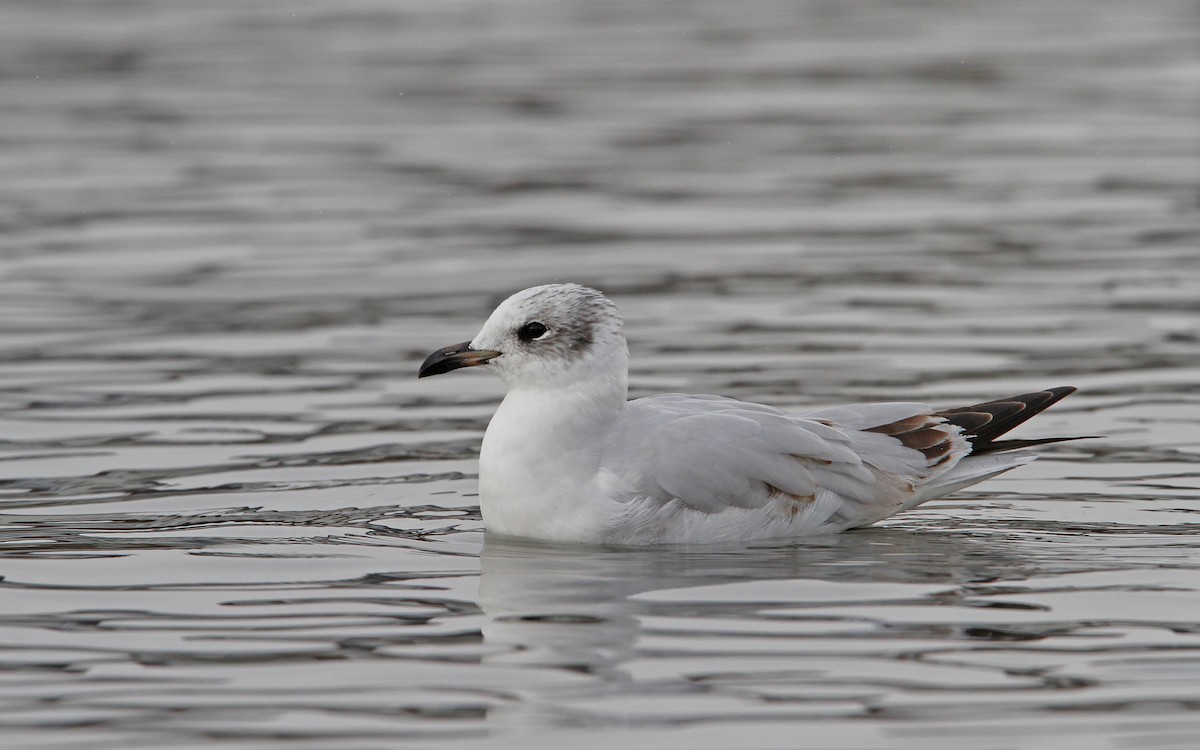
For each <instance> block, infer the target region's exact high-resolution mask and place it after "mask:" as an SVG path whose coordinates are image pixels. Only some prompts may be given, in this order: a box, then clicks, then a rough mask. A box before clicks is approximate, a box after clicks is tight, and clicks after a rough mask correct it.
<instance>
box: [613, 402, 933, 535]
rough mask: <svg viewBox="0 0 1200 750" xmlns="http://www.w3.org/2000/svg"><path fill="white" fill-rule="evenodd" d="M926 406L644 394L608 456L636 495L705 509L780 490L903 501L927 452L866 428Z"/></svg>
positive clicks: (749, 502) (761, 499)
mask: <svg viewBox="0 0 1200 750" xmlns="http://www.w3.org/2000/svg"><path fill="white" fill-rule="evenodd" d="M928 411H929V410H928V407H925V406H924V405H922V404H871V405H862V406H858V405H855V406H844V407H835V408H833V409H821V410H818V411H814V412H806V413H803V414H788V413H786V412H783V411H781V410H779V409H775V408H773V407H768V406H762V405H760V404H748V403H745V402H741V401H736V400H733V399H727V398H721V397H715V396H714V397H699V398H697V397H691V396H677V395H670V396H657V397H652V398H645V399H638V400H636V401H632V402H630V403H629V405H628V409H627V413H626V418H625V420H624V422H623V429H622V431H621V432H622V434H621V435H620V437H619V439H618V440H617V441H615V443H616V446H617V447H616V448H615V455H610V456H608V457H607V458H606V461H605V464H606V465H608V466H610V467H618V468H616V469H615V471H617V472H618V474H619V475H620V478H621V480H622V484H623V485H624V486H626V487H627V488H628V493H629V497H630V498H631V499H632V498H633V497H641V498H654V499H656V500H659V501H661V502H663V503H666V502H671V501H673V500H678V501H679V502H681V503H683V504H684V505H686V506H687V507H690V508H692V509H693V510H696V511H700V512H703V513H718V512H720V511H722V510H724V509H726V508H729V507H736V508H760V507H762V506H764V505H766V504H767V503H769V502H771V501H772V499H773V498H776V497H779V496H780V494H781V493H783V494H787V495H791V496H793V497H794V498H796V499H799V500H803V499H805V498H808V499H810V500H812V501H818V500H820V501H822V502H828V498H827V497H826V496H827V495H828V494H829V493H833V494H834V495H836V496H837V497H838V498H840V499H841V500H842V501H847V502H849V504H850V505H852V506H856V507H857V506H865V505H880V504H881V503H882V504H884V505H888V506H892V505H896V506H898V505H899V504H900V503H902V502H903V501H904V499H905V497H907V495H906V494H904V493H905V492H907V494H911V491H912V483H913V481H915V480H918V479H920V478H923V477H924V476H926V475H927V474H928V473H929V468H928V466H929V462H928V460H927V459H926V458H925V456H924V455H922V454H921V452H920V451H917V450H913V449H911V448H907V447H905V446H904V445H903V444H901V442H900V441H899V440H896V439H895V438H892V437H889V436H887V435H883V434H878V433H873V432H862V431H861V430H863V429H866V428H869V427H876V426H879V425H883V424H887V423H889V422H892V421H896V420H898V419H904V418H906V417H910V416H913V415H915V414H924V413H928ZM843 420H844V423H843ZM893 494H894V495H895V497H894V498H893V497H889V495H893ZM864 512H865V511H864Z"/></svg>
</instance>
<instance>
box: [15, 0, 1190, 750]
mask: <svg viewBox="0 0 1200 750" xmlns="http://www.w3.org/2000/svg"><path fill="white" fill-rule="evenodd" d="M1198 28H1200V26H1198V23H1197V13H1196V10H1195V7H1194V5H1193V4H1191V3H1188V2H1182V1H1181V2H1174V1H1172V0H1154V1H1152V2H1143V3H1138V4H1136V7H1135V6H1133V5H1130V4H1127V3H1119V2H1100V3H1089V4H1087V5H1086V6H1085V5H1077V4H1074V3H1069V2H1052V3H1046V2H1037V3H1034V2H1028V3H1015V4H1014V3H1005V4H1003V5H997V4H978V3H970V4H968V3H942V2H927V3H910V4H905V5H904V6H903V7H896V6H894V5H893V4H890V3H852V4H851V3H824V2H807V3H793V2H778V3H776V2H769V1H767V0H756V1H755V2H749V3H659V2H654V3H643V2H613V3H587V2H558V1H555V2H549V1H548V0H529V1H528V2H521V3H506V4H497V3H488V2H481V1H479V0H455V1H453V2H439V3H436V4H435V3H392V2H372V0H351V1H349V2H341V3H338V4H336V6H335V5H333V4H329V3H318V2H273V1H272V2H258V3H240V2H231V1H226V2H206V3H185V2H181V1H176V2H168V1H165V0H164V1H162V2H150V1H146V2H140V1H126V0H95V1H94V2H88V3H70V2H8V3H6V4H4V6H3V8H0V173H2V174H3V175H4V179H3V180H0V290H2V294H0V505H2V506H3V509H2V514H0V556H2V558H3V559H2V561H0V575H2V576H3V580H2V582H0V587H2V589H0V603H2V604H0V667H2V668H0V728H2V731H3V734H2V735H0V745H3V746H4V747H13V748H55V749H62V750H66V749H68V748H69V749H75V748H129V747H150V748H156V747H167V746H169V747H181V748H187V747H196V748H199V747H206V748H207V747H212V746H221V747H229V748H269V747H285V746H286V747H311V748H327V747H339V748H355V749H358V748H372V749H373V748H393V747H397V746H405V745H412V746H420V747H430V748H435V747H455V748H460V747H461V748H472V747H575V748H610V747H613V746H621V747H627V748H650V747H694V748H725V747H755V748H787V747H795V746H796V745H797V743H798V742H800V741H803V742H804V743H806V744H808V745H812V746H820V747H841V748H866V747H873V748H877V747H888V748H909V747H911V748H960V747H964V746H970V747H972V748H976V749H977V750H1001V749H1007V748H1059V747H1089V748H1091V747H1095V748H1101V747H1111V748H1135V747H1136V748H1191V747H1194V746H1195V744H1196V740H1195V738H1196V737H1197V736H1200V713H1197V711H1196V709H1197V707H1200V632H1198V631H1200V627H1198V626H1197V622H1200V594H1198V593H1197V589H1200V570H1198V569H1197V567H1198V566H1197V559H1198V557H1197V554H1198V553H1200V542H1197V541H1196V539H1197V538H1198V537H1197V531H1200V523H1198V522H1197V513H1200V492H1198V490H1200V471H1198V470H1197V466H1198V465H1200V437H1198V435H1200V431H1198V426H1200V409H1198V408H1197V407H1198V402H1200V388H1198V386H1197V384H1198V383H1200V346H1198V344H1200V333H1198V330H1200V326H1198V325H1197V323H1198V321H1200V302H1198V300H1200V252H1198V250H1197V248H1198V246H1200V216H1198V215H1200V191H1198V189H1197V188H1198V187H1200V136H1198V135H1197V130H1196V127H1195V125H1196V119H1197V115H1198V114H1200V95H1198V94H1197V92H1198V91H1200V58H1198V57H1197V54H1196V49H1197V36H1198ZM551 280H575V281H581V282H584V283H589V284H593V285H596V286H600V287H601V288H603V289H605V290H606V291H608V292H610V293H611V294H612V296H613V297H614V298H615V299H616V301H617V302H618V304H619V305H620V306H621V309H622V311H623V312H624V314H625V316H626V319H627V323H628V329H629V331H630V336H631V348H632V354H633V372H632V389H633V391H634V395H644V394H647V393H654V392H660V391H669V390H684V391H697V392H718V393H723V394H727V395H734V396H738V397H742V398H746V399H752V400H758V401H765V402H769V403H772V404H775V405H778V406H782V407H802V406H808V405H815V404H825V403H833V402H841V401H848V400H859V399H876V400H882V399H913V398H920V399H924V400H928V401H930V402H933V403H937V404H942V405H950V404H954V403H960V402H964V401H966V400H970V399H986V398H991V397H995V396H1000V395H1007V394H1009V393H1016V392H1020V391H1022V390H1029V389H1032V388H1041V387H1047V386H1053V385H1062V384H1072V385H1076V386H1079V387H1080V388H1081V391H1080V393H1078V394H1076V395H1075V396H1073V397H1071V398H1070V399H1069V400H1068V401H1066V402H1064V403H1063V404H1061V405H1059V406H1057V407H1055V408H1054V409H1053V410H1052V411H1051V412H1048V413H1047V414H1045V415H1044V416H1042V417H1040V418H1039V419H1038V420H1037V425H1036V426H1030V427H1029V428H1028V429H1027V430H1026V431H1025V433H1024V434H1031V435H1032V434H1100V435H1105V436H1106V437H1105V438H1104V439H1102V440H1096V441H1088V442H1084V443H1075V444H1064V445H1059V446H1053V447H1049V448H1047V449H1045V450H1043V451H1042V453H1043V456H1044V457H1043V460H1041V461H1039V462H1037V463H1036V464H1034V465H1032V466H1029V467H1025V468H1022V469H1021V470H1019V471H1016V472H1013V473H1012V474H1011V475H1008V476H1005V477H1002V478H999V479H996V480H992V481H990V482H988V483H987V484H985V485H981V486H979V487H976V488H973V489H972V491H968V492H965V493H962V494H961V495H959V496H957V497H955V498H952V499H948V500H943V501H938V502H935V503H932V504H930V505H929V506H926V507H925V508H923V509H922V510H920V511H919V512H915V513H911V514H907V515H905V516H902V517H899V518H895V519H892V520H890V521H889V522H887V523H885V524H882V525H881V527H879V528H874V529H870V530H866V531H863V532H857V533H852V534H846V535H843V536H840V537H837V538H832V539H820V540H809V541H805V542H802V543H796V544H791V545H755V546H754V548H752V549H740V548H724V547H720V548H712V549H676V550H670V549H667V550H642V551H629V550H626V551H620V550H594V549H577V548H575V549H572V548H563V547H553V546H539V545H532V544H530V545H521V544H516V543H513V542H503V543H502V542H499V541H498V540H495V539H491V540H488V539H485V535H484V533H483V531H482V524H481V523H480V520H479V515H478V508H477V500H476V496H475V492H476V489H477V482H476V478H475V471H476V464H475V456H476V452H477V450H478V445H479V440H480V436H481V434H482V431H483V429H484V427H485V426H486V423H487V420H488V417H489V416H490V414H491V412H492V410H493V408H494V406H495V404H496V402H497V399H498V398H499V396H500V393H501V391H500V387H499V384H498V383H497V382H494V381H493V380H492V379H490V378H488V377H486V376H484V375H482V374H480V373H455V374H452V375H448V376H444V377H439V378H433V379H429V380H422V381H420V382H418V381H417V380H416V379H415V377H414V375H415V370H416V367H417V365H418V364H419V362H420V360H421V359H422V358H423V356H424V355H425V354H426V353H428V352H429V351H431V350H433V349H434V348H437V347H439V346H442V345H445V344H449V343H453V342H457V341H462V340H464V339H466V338H469V337H470V336H471V335H473V333H474V332H475V330H476V329H477V328H478V326H479V324H480V322H481V321H482V320H483V319H484V317H485V316H486V314H487V313H488V312H489V311H490V309H491V308H492V306H493V305H494V304H495V302H496V301H498V300H499V299H500V298H502V297H503V296H505V295H506V294H507V293H509V292H511V291H513V290H515V289H519V288H522V287H524V286H528V285H531V284H534V283H541V282H545V281H551Z"/></svg>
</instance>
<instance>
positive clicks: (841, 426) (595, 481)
mask: <svg viewBox="0 0 1200 750" xmlns="http://www.w3.org/2000/svg"><path fill="white" fill-rule="evenodd" d="M628 363H629V351H628V348H627V346H626V343H625V334H624V329H623V325H622V322H621V317H620V315H619V314H618V313H617V308H616V305H614V304H613V303H612V302H611V301H610V300H609V299H608V298H606V297H605V296H604V295H603V294H601V293H600V292H598V291H596V290H594V289H589V288H587V287H584V286H580V285H578V284H549V285H545V286H536V287H532V288H530V289H525V290H524V291H520V292H517V293H516V294H514V295H512V296H511V297H509V298H508V299H507V300H505V301H504V302H503V303H501V304H500V306H499V307H497V308H496V310H495V312H493V313H492V315H491V317H489V318H488V320H487V322H486V323H484V325H483V329H482V330H481V331H480V332H479V335H477V336H476V337H475V338H474V339H472V340H471V341H469V342H465V343H462V344H457V345H455V346H451V347H447V348H445V349H439V350H438V351H436V352H434V353H433V354H431V355H430V356H429V357H428V359H426V360H425V362H424V363H423V364H422V365H421V369H420V375H419V376H420V377H426V376H429V375H437V374H441V373H444V372H449V371H451V370H455V369H458V368H461V367H474V366H485V367H487V368H488V369H490V370H492V371H493V372H495V373H496V374H497V375H499V376H500V378H501V379H503V380H504V382H505V383H506V384H507V385H508V393H507V395H505V397H504V401H503V402H502V403H501V404H500V407H499V409H498V410H497V411H496V414H495V416H494V417H493V418H492V421H491V423H490V424H489V425H488V428H487V433H486V434H485V435H484V438H483V447H482V449H481V451H480V456H479V490H480V508H481V510H482V513H483V521H484V525H485V526H486V528H487V530H488V531H489V533H496V534H503V535H508V536H519V537H532V538H538V539H549V540H556V541H567V542H588V543H599V544H617V545H640V544H655V543H685V544H688V543H702V542H735V541H750V540H757V539H775V538H796V537H804V536H811V535H817V534H827V533H832V532H838V531H844V530H847V529H853V528H857V527H860V526H867V525H869V524H872V523H875V522H876V521H879V520H881V519H884V518H887V517H888V516H891V515H894V514H895V513H899V512H900V511H904V510H908V509H910V508H914V507H916V506H917V505H920V504H921V503H923V502H925V501H926V500H929V499H931V498H935V497H940V496H942V495H946V494H949V493H951V492H954V491H956V490H960V489H962V488H964V487H967V486H970V485H972V484H975V483H976V482H981V481H983V480H984V479H987V478H989V477H992V476H995V475H997V474H999V473H1001V472H1004V471H1008V470H1009V469H1012V468H1014V467H1017V466H1020V465H1022V464H1025V463H1028V462H1030V461H1032V460H1033V459H1034V458H1035V455H1034V454H1033V453H1031V452H1029V451H1027V450H1020V449H1023V448H1027V447H1029V446H1032V445H1038V444H1041V443H1047V442H1055V441H1057V440H1064V439H1071V438H1043V439H1035V440H997V439H996V438H998V437H999V436H1000V435H1002V434H1004V433H1005V432H1007V431H1009V430H1010V429H1012V428H1013V427H1015V426H1017V425H1018V424H1021V423H1022V422H1024V421H1025V420H1027V419H1029V418H1030V417H1032V416H1034V415H1035V414H1037V413H1039V412H1041V411H1042V410H1043V409H1045V408H1047V407H1048V406H1050V405H1051V404H1053V403H1055V402H1056V401H1058V400H1060V399H1062V398H1064V397H1066V396H1067V395H1069V394H1071V393H1073V392H1074V391H1075V389H1074V388H1071V387H1061V388H1051V389H1048V390H1045V391H1039V392H1035V393H1028V394H1023V395H1020V396H1014V397H1012V398H1005V399H1000V400H997V401H989V402H987V403H983V404H976V405H973V406H967V407H961V408H956V409H944V410H941V411H935V410H933V409H931V408H930V407H928V406H926V405H924V404H918V403H873V404H853V405H849V406H839V407H833V408H824V409H816V410H811V411H803V412H785V411H782V410H780V409H776V408H773V407H770V406H764V405H762V404H753V403H747V402H744V401H738V400H735V399H730V398H723V397H721V396H689V395H681V394H668V395H662V396H650V397H647V398H639V399H635V400H633V401H630V400H628V398H627V390H628V388H627V385H628Z"/></svg>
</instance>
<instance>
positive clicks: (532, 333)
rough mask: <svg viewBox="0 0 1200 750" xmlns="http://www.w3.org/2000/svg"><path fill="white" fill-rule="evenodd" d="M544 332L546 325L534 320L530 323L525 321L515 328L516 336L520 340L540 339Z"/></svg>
mask: <svg viewBox="0 0 1200 750" xmlns="http://www.w3.org/2000/svg"><path fill="white" fill-rule="evenodd" d="M545 334H546V326H544V325H542V324H541V323H539V322H537V321H536V320H535V321H533V322H532V323H526V324H525V325H523V326H521V327H520V328H518V329H517V338H519V339H521V340H522V341H533V340H534V339H540V338H541V337H542V336H544V335H545Z"/></svg>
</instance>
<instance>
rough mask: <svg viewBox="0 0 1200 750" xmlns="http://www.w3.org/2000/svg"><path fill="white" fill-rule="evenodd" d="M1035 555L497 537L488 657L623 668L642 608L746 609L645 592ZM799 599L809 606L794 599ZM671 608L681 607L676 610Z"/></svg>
mask: <svg viewBox="0 0 1200 750" xmlns="http://www.w3.org/2000/svg"><path fill="white" fill-rule="evenodd" d="M1031 565H1032V563H1031V560H1030V559H1029V558H1028V557H1024V558H1020V559H1018V558H1017V557H1014V556H1013V555H1012V553H1011V551H1008V550H1006V548H1005V547H1003V546H1002V545H999V544H997V542H996V541H995V540H994V539H990V540H985V539H980V538H976V537H972V536H970V535H969V534H955V533H944V532H925V533H922V532H914V531H906V530H901V529H897V530H889V529H868V530H864V531H860V532H855V533H851V534H842V535H837V536H831V537H827V538H821V539H813V540H805V541H804V542H803V543H790V544H786V545H783V544H781V545H775V546H771V545H768V544H763V545H759V546H755V547H744V546H738V547H727V548H725V547H703V548H695V547H693V548H680V547H676V548H670V547H667V548H652V549H608V548H599V547H582V546H567V545H553V544H546V543H533V542H525V541H517V540H511V539H504V538H496V537H489V538H488V539H487V540H486V542H485V544H484V548H483V559H482V579H481V582H480V604H481V606H482V608H483V610H484V613H485V614H486V617H487V620H486V623H485V625H484V631H483V633H484V638H485V639H486V640H487V641H488V643H489V644H491V645H494V646H507V647H510V648H507V649H504V650H502V651H500V652H498V653H496V654H495V655H494V656H493V657H492V658H493V659H494V660H498V661H506V662H509V663H520V664H529V665H540V666H547V667H558V668H563V669H572V670H579V671H585V672H588V673H591V674H596V675H605V676H609V677H618V676H619V672H618V670H619V669H620V665H621V664H622V663H624V662H626V661H628V660H629V659H630V658H631V657H632V656H633V653H634V649H635V647H636V644H637V641H638V638H639V631H640V629H641V620H640V618H641V617H643V616H645V615H647V614H655V615H665V616H679V617H686V616H689V614H692V613H695V612H696V608H697V607H698V606H699V607H701V609H702V610H703V611H704V612H705V613H707V614H715V615H735V616H736V615H738V614H739V611H738V608H741V610H745V611H742V612H741V615H742V616H750V615H751V614H752V613H750V611H749V610H748V609H747V608H748V607H750V606H755V607H757V606H759V605H750V604H747V603H745V602H738V601H711V602H697V601H688V602H679V603H678V604H666V605H664V603H663V602H661V601H659V602H652V601H647V600H642V599H638V598H631V597H635V595H638V594H645V593H647V592H653V591H662V590H667V589H681V588H691V587H697V586H707V585H712V584H729V583H737V582H751V581H762V580H771V579H776V580H777V579H809V580H819V581H827V582H845V583H861V582H871V583H924V584H929V583H945V584H949V585H962V584H967V583H985V582H991V581H995V580H1003V579H1011V578H1014V577H1024V576H1025V575H1026V574H1028V573H1029V572H1031V569H1032V568H1031ZM795 604H803V602H796V603H795ZM672 608H674V609H672Z"/></svg>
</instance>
